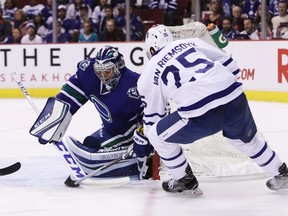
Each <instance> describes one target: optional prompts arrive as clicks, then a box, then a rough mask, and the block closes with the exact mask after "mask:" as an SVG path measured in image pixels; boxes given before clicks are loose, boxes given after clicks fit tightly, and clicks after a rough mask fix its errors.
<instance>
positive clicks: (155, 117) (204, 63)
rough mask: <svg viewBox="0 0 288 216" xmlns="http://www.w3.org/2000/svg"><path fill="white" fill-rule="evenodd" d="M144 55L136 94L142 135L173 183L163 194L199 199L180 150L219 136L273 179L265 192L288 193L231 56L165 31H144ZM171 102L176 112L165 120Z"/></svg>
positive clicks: (287, 174) (286, 177)
mask: <svg viewBox="0 0 288 216" xmlns="http://www.w3.org/2000/svg"><path fill="white" fill-rule="evenodd" d="M145 49H146V52H147V56H148V58H149V59H150V61H149V64H148V65H147V67H146V69H145V71H144V72H143V73H142V74H141V76H140V78H139V80H138V83H137V88H138V91H139V93H140V95H141V98H142V102H143V105H144V118H143V123H144V135H145V136H146V137H147V138H148V139H149V141H150V143H151V144H152V145H153V147H154V148H155V150H156V151H157V152H158V154H159V156H160V158H161V160H162V162H163V163H164V165H165V166H166V167H167V168H168V170H169V172H170V173H171V174H172V177H173V178H172V179H170V180H168V181H164V182H163V183H162V187H163V189H164V190H165V191H168V192H174V193H175V192H183V191H187V190H189V191H191V192H193V193H196V194H202V191H201V190H200V189H199V187H198V180H197V178H196V177H195V176H194V175H193V171H192V170H193V167H192V169H191V167H190V165H189V164H188V162H187V160H186V158H185V156H184V154H183V152H182V149H181V147H180V145H179V144H191V143H193V142H194V141H196V140H198V139H201V138H203V137H206V136H209V135H212V134H215V133H217V132H219V131H222V132H223V135H224V137H226V138H227V139H228V141H229V142H230V143H231V144H232V145H233V146H235V147H236V148H238V149H239V150H240V151H242V152H243V153H245V154H247V155H248V156H249V157H250V158H251V159H252V160H254V161H255V162H256V163H257V164H258V165H259V166H260V167H262V168H263V169H264V170H265V171H267V172H268V173H270V174H271V176H274V177H273V178H272V179H270V180H268V181H267V186H268V188H270V189H272V190H279V189H287V188H288V170H287V168H286V164H285V163H283V162H282V161H281V160H280V159H279V157H278V156H277V154H276V153H275V152H274V151H273V150H272V149H271V148H270V147H269V145H268V144H267V142H266V141H265V140H263V139H262V138H260V137H259V136H258V135H257V128H256V125H255V122H254V119H253V116H252V113H251V111H250V108H249V105H248V102H247V99H246V96H245V94H244V92H243V89H242V87H241V85H242V84H241V83H240V82H238V81H237V75H238V73H239V68H238V66H237V64H236V62H235V61H234V60H233V59H232V58H231V57H230V56H228V55H226V54H225V53H224V52H222V51H221V50H220V49H217V48H215V47H212V46H211V45H209V44H207V43H206V42H204V41H203V40H201V39H198V38H190V39H182V40H176V41H174V40H173V36H172V34H171V32H170V31H169V29H168V28H166V27H165V26H164V25H159V26H156V27H152V28H150V29H149V30H148V32H147V34H146V38H145ZM169 101H170V102H171V101H172V102H173V104H174V105H175V111H174V112H171V113H170V114H169V115H166V109H167V107H166V105H167V102H169ZM145 136H143V137H142V138H143V139H145ZM136 138H137V139H136V141H137V140H139V137H136ZM136 141H135V142H136ZM142 143H144V142H142ZM146 143H148V142H146ZM192 145H193V144H192Z"/></svg>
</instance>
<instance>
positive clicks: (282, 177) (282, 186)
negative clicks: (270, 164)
mask: <svg viewBox="0 0 288 216" xmlns="http://www.w3.org/2000/svg"><path fill="white" fill-rule="evenodd" d="M279 173H280V174H279V175H277V176H274V177H273V178H272V179H269V180H268V181H267V182H266V186H267V187H268V188H269V189H270V190H274V191H279V190H288V169H287V166H286V164H285V163H283V164H282V165H281V166H280V167H279Z"/></svg>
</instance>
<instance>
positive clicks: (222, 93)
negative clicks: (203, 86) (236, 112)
mask: <svg viewBox="0 0 288 216" xmlns="http://www.w3.org/2000/svg"><path fill="white" fill-rule="evenodd" d="M241 85H242V84H241V83H238V82H235V83H233V84H232V85H230V86H229V87H228V88H226V89H224V90H223V91H220V92H216V93H214V94H211V95H209V96H207V97H205V98H203V99H202V100H200V101H198V102H196V103H194V104H192V105H190V106H186V107H181V108H179V111H191V110H196V109H199V108H201V107H203V106H205V105H206V104H208V103H210V102H212V101H214V100H216V99H219V98H223V97H225V96H227V95H229V94H230V93H232V92H233V91H234V90H235V89H237V88H238V87H239V86H241Z"/></svg>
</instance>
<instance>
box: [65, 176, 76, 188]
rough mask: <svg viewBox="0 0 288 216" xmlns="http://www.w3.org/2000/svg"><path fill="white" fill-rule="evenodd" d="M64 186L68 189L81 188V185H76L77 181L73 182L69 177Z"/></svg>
mask: <svg viewBox="0 0 288 216" xmlns="http://www.w3.org/2000/svg"><path fill="white" fill-rule="evenodd" d="M64 184H65V185H66V186H68V187H73V188H75V187H79V186H80V185H79V184H76V181H74V180H72V179H71V176H69V177H68V178H67V179H66V181H65V182H64Z"/></svg>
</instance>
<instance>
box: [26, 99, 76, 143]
mask: <svg viewBox="0 0 288 216" xmlns="http://www.w3.org/2000/svg"><path fill="white" fill-rule="evenodd" d="M71 119H72V114H71V113H70V104H68V103H66V102H64V101H62V100H60V99H58V98H55V97H50V98H48V100H47V102H46V104H45V107H44V108H43V110H42V112H41V113H40V115H39V116H38V118H37V120H36V121H35V123H34V124H33V126H32V127H31V129H30V131H29V132H30V134H31V135H33V136H36V137H38V140H39V142H40V143H41V144H46V143H48V142H57V141H59V140H60V139H61V138H62V137H63V136H64V134H65V132H66V130H67V128H68V125H69V123H70V121H71Z"/></svg>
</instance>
